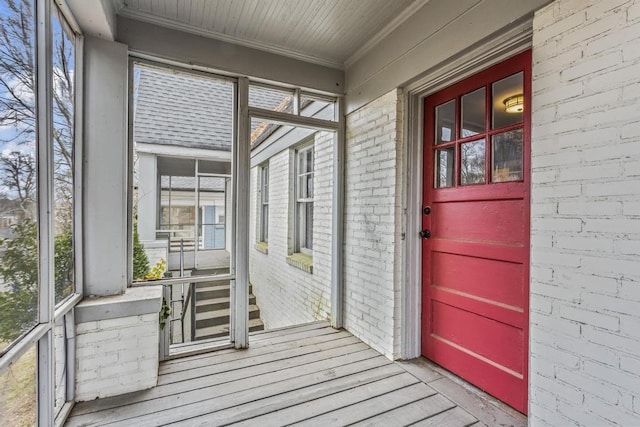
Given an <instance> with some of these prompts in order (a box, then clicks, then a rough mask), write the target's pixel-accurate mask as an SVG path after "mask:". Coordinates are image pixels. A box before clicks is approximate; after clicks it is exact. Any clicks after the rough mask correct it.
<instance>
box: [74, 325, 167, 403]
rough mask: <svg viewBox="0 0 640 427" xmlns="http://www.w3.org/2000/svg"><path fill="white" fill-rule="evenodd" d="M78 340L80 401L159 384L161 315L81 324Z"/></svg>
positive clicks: (77, 385) (77, 361)
mask: <svg viewBox="0 0 640 427" xmlns="http://www.w3.org/2000/svg"><path fill="white" fill-rule="evenodd" d="M76 337H77V338H76V340H77V341H76V346H77V349H76V400H77V401H85V400H93V399H96V398H103V397H108V396H117V395H119V394H124V393H129V392H132V391H138V390H144V389H147V388H151V387H153V386H155V385H156V383H157V379H158V313H151V314H143V315H138V316H129V317H123V318H118V319H107V320H97V321H90V322H84V323H79V324H78V325H77V326H76Z"/></svg>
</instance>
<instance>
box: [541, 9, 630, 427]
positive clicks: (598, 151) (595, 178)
mask: <svg viewBox="0 0 640 427" xmlns="http://www.w3.org/2000/svg"><path fill="white" fill-rule="evenodd" d="M639 46H640V3H639V2H637V1H595V0H591V1H571V0H559V1H556V2H554V3H552V4H550V5H549V6H547V7H545V8H543V9H541V10H539V11H538V12H537V13H536V15H535V19H534V34H533V129H532V207H531V215H532V218H531V359H530V374H531V375H530V412H529V417H530V418H529V419H530V424H531V425H625V426H630V425H640V258H639V256H640V202H639V200H640V124H639V123H640V47H639Z"/></svg>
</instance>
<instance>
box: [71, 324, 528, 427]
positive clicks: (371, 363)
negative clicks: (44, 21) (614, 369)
mask: <svg viewBox="0 0 640 427" xmlns="http://www.w3.org/2000/svg"><path fill="white" fill-rule="evenodd" d="M159 371H160V377H159V381H158V386H157V387H154V388H152V389H150V390H146V391H142V392H137V393H131V394H127V395H122V396H116V397H112V398H106V399H100V400H94V401H91V402H83V403H78V404H77V405H76V406H75V408H74V409H73V411H72V413H71V416H70V417H69V419H68V421H67V423H66V425H67V426H88V425H109V426H135V427H142V426H157V425H181V426H194V425H203V426H209V425H216V426H222V425H247V426H261V427H262V426H280V425H292V424H300V425H315V426H329V425H354V424H355V425H380V426H396V425H419V426H439V427H446V426H451V427H454V426H470V425H474V426H482V425H487V426H495V425H504V426H508V425H513V426H526V418H525V417H524V416H522V415H520V414H518V413H516V412H515V411H513V410H510V409H508V408H506V407H504V406H501V404H500V403H499V402H496V401H494V400H492V399H491V398H489V397H487V396H486V395H484V394H483V393H481V392H479V391H477V390H473V389H471V388H469V387H465V386H463V385H461V384H460V383H459V382H457V381H455V380H454V379H451V378H449V377H448V376H447V375H446V373H444V372H442V371H440V370H439V368H437V367H434V366H433V365H431V364H430V363H429V362H427V361H425V360H423V359H418V360H415V361H411V362H401V363H394V362H391V361H389V360H388V359H387V358H385V357H384V356H382V355H380V354H379V353H378V352H376V351H375V350H373V349H371V348H370V347H369V346H367V345H366V344H364V343H363V342H362V341H360V340H359V339H357V338H356V337H354V336H353V335H351V334H350V333H349V332H347V331H337V330H334V329H332V328H330V327H328V326H327V324H326V323H314V324H309V325H303V326H298V327H293V328H288V329H281V330H276V331H268V332H262V333H258V334H254V335H252V336H251V347H250V348H249V349H247V350H232V349H227V350H220V351H217V352H213V353H208V354H202V355H197V356H190V357H185V358H182V359H176V360H172V361H168V362H163V363H162V364H161V365H160V369H159Z"/></svg>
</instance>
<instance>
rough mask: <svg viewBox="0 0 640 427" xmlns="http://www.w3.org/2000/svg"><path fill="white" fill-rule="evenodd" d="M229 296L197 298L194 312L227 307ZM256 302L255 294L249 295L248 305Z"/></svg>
mask: <svg viewBox="0 0 640 427" xmlns="http://www.w3.org/2000/svg"><path fill="white" fill-rule="evenodd" d="M229 303H230V298H229V297H223V298H211V299H205V300H197V301H196V313H202V312H205V311H215V310H222V309H224V308H229ZM255 304H256V296H255V295H249V305H255Z"/></svg>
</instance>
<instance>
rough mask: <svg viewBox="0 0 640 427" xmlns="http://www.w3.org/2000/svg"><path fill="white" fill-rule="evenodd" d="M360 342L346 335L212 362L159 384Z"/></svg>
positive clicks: (163, 377)
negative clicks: (245, 356) (276, 350)
mask: <svg viewBox="0 0 640 427" xmlns="http://www.w3.org/2000/svg"><path fill="white" fill-rule="evenodd" d="M359 344H361V341H360V340H358V339H357V338H356V337H353V336H345V337H343V338H340V339H336V340H331V341H327V342H320V343H315V344H312V345H306V346H302V347H295V348H291V349H289V350H283V351H279V352H276V353H267V354H262V355H259V356H256V357H248V358H243V359H237V360H231V361H225V362H221V363H212V364H211V365H208V366H201V367H199V368H193V369H190V370H188V371H181V372H174V373H169V374H165V375H162V376H161V377H160V378H158V386H161V385H166V384H171V383H177V382H183V381H186V380H190V379H194V378H201V377H204V376H209V375H215V374H219V373H230V372H232V371H237V370H244V369H246V368H247V367H249V366H259V365H269V364H273V363H276V362H278V361H281V360H291V361H292V362H294V361H295V359H296V358H299V357H303V356H310V355H312V354H316V353H322V352H323V351H325V350H332V349H335V348H339V347H347V346H350V345H359ZM267 369H268V368H267Z"/></svg>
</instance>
